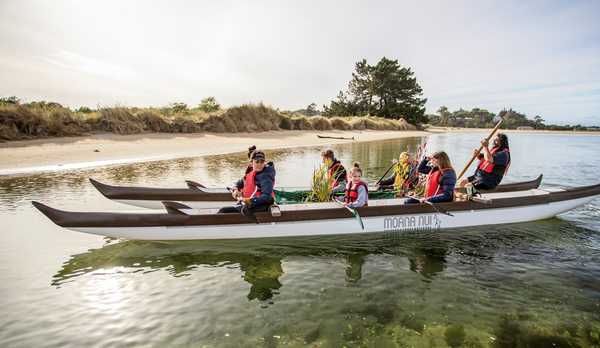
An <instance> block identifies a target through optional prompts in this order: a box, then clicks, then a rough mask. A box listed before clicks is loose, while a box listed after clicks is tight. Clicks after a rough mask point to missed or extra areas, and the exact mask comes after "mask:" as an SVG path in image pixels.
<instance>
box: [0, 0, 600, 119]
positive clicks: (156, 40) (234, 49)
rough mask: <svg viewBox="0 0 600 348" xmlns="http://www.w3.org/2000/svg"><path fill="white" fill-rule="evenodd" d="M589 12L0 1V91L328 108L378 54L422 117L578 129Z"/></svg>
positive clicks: (491, 6) (590, 48)
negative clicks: (403, 74)
mask: <svg viewBox="0 0 600 348" xmlns="http://www.w3.org/2000/svg"><path fill="white" fill-rule="evenodd" d="M597 13H600V4H599V3H596V2H580V1H573V2H547V1H536V0H532V1H527V2H519V1H504V2H475V3H473V2H470V1H461V0H457V1H452V2H448V1H430V2H426V3H423V4H421V3H419V4H417V3H413V2H404V1H399V2H390V1H372V2H362V1H346V2H344V3H343V5H340V4H339V3H338V2H335V1H311V0H307V1H303V2H295V3H289V2H280V1H274V0H264V1H259V2H245V1H234V0H229V1H220V2H186V1H176V2H169V3H154V4H152V5H150V4H149V3H138V2H122V1H114V0H107V1H86V2H80V1H67V0H59V1H53V2H46V1H27V0H25V1H19V2H10V3H9V2H0V61H1V64H0V76H1V77H2V78H3V81H1V84H0V93H3V94H10V95H13V94H15V95H19V96H20V97H23V98H25V99H27V98H33V97H37V96H40V95H42V96H44V94H45V95H47V96H48V97H49V96H52V97H55V98H57V101H59V102H65V103H71V104H84V103H91V104H92V105H95V104H96V103H101V104H110V103H114V102H117V101H119V102H125V103H127V104H129V105H135V104H137V105H164V104H166V103H168V102H172V101H183V102H186V103H188V104H196V103H198V102H199V101H200V99H202V98H203V97H206V96H210V95H213V96H215V97H217V99H218V100H219V101H221V102H222V103H223V104H225V105H234V104H240V103H244V102H257V101H264V102H266V103H269V104H272V105H274V106H278V107H281V108H289V109H297V108H300V107H305V106H306V105H308V104H309V103H311V102H316V103H317V104H319V105H321V104H325V103H328V102H329V101H330V100H331V99H333V98H334V97H335V96H336V95H337V93H338V91H340V90H343V89H345V88H346V86H347V83H348V81H349V79H350V78H351V72H352V70H353V68H354V63H355V62H357V61H359V60H360V59H362V58H366V59H367V60H368V61H369V62H371V63H375V62H376V61H377V60H379V59H380V58H381V57H382V56H386V57H388V58H393V59H398V60H399V62H400V63H401V64H402V65H404V66H409V67H411V68H412V69H413V71H414V72H415V74H416V77H417V79H418V81H419V82H420V83H421V85H422V87H423V89H424V93H425V97H427V98H428V104H427V108H428V111H429V112H432V111H435V110H436V109H437V108H438V107H439V106H440V105H446V106H448V107H449V108H451V109H456V108H459V107H463V108H473V107H481V108H487V109H488V110H491V111H498V110H500V109H501V108H503V107H513V108H515V109H516V110H518V111H521V112H525V113H527V114H529V115H535V114H541V115H542V116H543V117H544V118H545V119H546V120H548V121H550V122H570V123H573V121H576V120H586V121H588V120H590V119H594V118H600V103H599V102H597V100H600V95H599V92H598V90H599V89H600V21H598V18H597ZM66 76H68V78H69V79H70V81H69V83H66V82H65V81H64V79H65V77H66ZM84 84H85V94H82V90H81V89H82V85H84ZM32 86H35V93H34V92H32V91H33V87H32Z"/></svg>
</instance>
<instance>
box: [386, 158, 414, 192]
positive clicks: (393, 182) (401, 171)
mask: <svg viewBox="0 0 600 348" xmlns="http://www.w3.org/2000/svg"><path fill="white" fill-rule="evenodd" d="M394 162H395V164H394V173H393V174H392V175H391V176H390V177H389V178H387V179H384V180H381V182H380V183H379V188H378V189H383V190H386V189H389V188H393V189H394V190H395V191H398V192H400V191H402V189H406V188H407V184H408V182H407V181H406V180H407V179H408V178H409V176H410V174H411V173H412V171H413V169H414V167H416V165H415V163H414V162H413V160H412V158H411V157H410V154H409V153H408V152H402V153H401V154H400V156H399V157H398V160H396V159H394Z"/></svg>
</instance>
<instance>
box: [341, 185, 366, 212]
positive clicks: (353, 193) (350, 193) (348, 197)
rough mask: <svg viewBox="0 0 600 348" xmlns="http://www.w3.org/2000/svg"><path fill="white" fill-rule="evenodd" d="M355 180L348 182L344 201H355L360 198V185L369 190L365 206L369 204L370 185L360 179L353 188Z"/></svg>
mask: <svg viewBox="0 0 600 348" xmlns="http://www.w3.org/2000/svg"><path fill="white" fill-rule="evenodd" d="M352 185H353V182H352V181H350V182H349V183H348V184H346V194H345V196H344V202H346V203H352V202H355V201H356V200H357V199H358V188H359V187H360V186H362V187H364V188H365V190H366V191H367V202H365V205H364V206H365V207H366V206H368V205H369V187H368V186H367V184H366V183H365V182H364V181H362V180H361V181H360V182H359V183H358V184H356V187H354V188H352Z"/></svg>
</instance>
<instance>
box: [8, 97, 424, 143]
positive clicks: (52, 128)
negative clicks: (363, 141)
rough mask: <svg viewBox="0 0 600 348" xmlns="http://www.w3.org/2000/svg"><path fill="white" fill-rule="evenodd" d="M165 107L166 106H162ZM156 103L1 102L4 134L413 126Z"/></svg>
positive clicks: (251, 107) (259, 107)
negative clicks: (90, 105) (166, 109)
mask: <svg viewBox="0 0 600 348" xmlns="http://www.w3.org/2000/svg"><path fill="white" fill-rule="evenodd" d="M163 109H164V108H163ZM163 109H154V108H126V107H105V108H99V109H98V110H91V109H89V108H86V109H83V108H79V109H78V110H77V111H76V112H74V111H72V110H70V109H68V108H66V107H63V106H61V105H60V104H57V103H47V102H33V103H29V104H25V105H22V104H18V103H16V104H11V103H2V104H0V140H19V139H32V138H40V137H53V136H75V135H82V134H84V133H86V132H90V131H100V132H111V133H116V134H139V133H144V132H165V133H200V132H215V133H239V132H263V131H271V130H282V129H283V130H331V129H336V130H352V129H355V130H364V129H375V130H411V129H416V127H415V126H413V125H411V124H408V123H407V122H406V121H405V120H403V119H400V120H391V119H383V118H378V117H370V116H367V117H331V118H326V117H322V116H313V117H307V116H303V115H297V114H292V113H281V112H280V111H278V110H276V109H274V108H272V107H269V106H265V105H263V104H262V103H261V104H245V105H241V106H236V107H232V108H229V109H225V110H218V111H215V112H211V113H207V112H205V111H202V110H200V109H186V112H173V110H172V109H173V108H170V109H169V112H164V110H163Z"/></svg>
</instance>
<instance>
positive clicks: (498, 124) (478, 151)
mask: <svg viewBox="0 0 600 348" xmlns="http://www.w3.org/2000/svg"><path fill="white" fill-rule="evenodd" d="M502 122H504V117H500V121H498V123H497V124H496V127H494V129H492V132H491V133H490V135H488V137H487V138H485V139H486V141H488V142H489V141H490V139H492V137H493V136H494V134H495V133H496V131H497V130H498V129H500V126H501V125H502ZM481 150H483V145H481V146H479V150H477V153H476V154H475V153H474V154H473V157H471V160H470V161H469V163H467V165H466V166H465V168H464V169H463V170H462V171H461V172H460V174H459V175H458V177H457V178H456V180H457V181H458V180H459V179H460V178H462V176H463V175H464V174H465V172H466V171H467V169H469V167H470V166H471V164H473V161H475V158H477V156H479V153H480V152H481Z"/></svg>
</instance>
